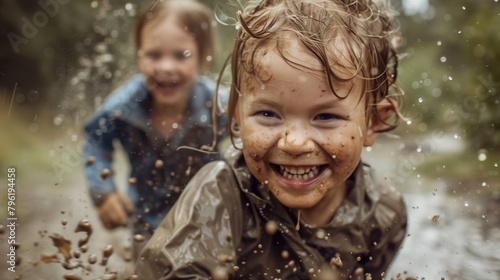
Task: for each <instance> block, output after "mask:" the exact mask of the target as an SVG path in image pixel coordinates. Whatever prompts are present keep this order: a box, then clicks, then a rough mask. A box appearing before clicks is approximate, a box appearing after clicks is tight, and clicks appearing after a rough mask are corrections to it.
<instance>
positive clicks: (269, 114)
mask: <svg viewBox="0 0 500 280" xmlns="http://www.w3.org/2000/svg"><path fill="white" fill-rule="evenodd" d="M256 115H260V116H263V117H266V118H274V117H277V115H276V114H275V113H273V112H271V111H259V112H257V113H256Z"/></svg>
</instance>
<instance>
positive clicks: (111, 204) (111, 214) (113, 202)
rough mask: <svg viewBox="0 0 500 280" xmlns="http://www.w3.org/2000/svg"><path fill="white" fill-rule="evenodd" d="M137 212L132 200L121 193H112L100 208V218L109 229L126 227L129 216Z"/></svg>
mask: <svg viewBox="0 0 500 280" xmlns="http://www.w3.org/2000/svg"><path fill="white" fill-rule="evenodd" d="M134 211H135V206H134V204H132V201H130V199H129V198H128V197H127V196H125V195H123V194H121V193H117V192H114V193H110V194H108V195H107V196H106V198H105V199H104V201H103V203H102V204H101V206H99V218H101V221H102V223H103V225H104V226H105V227H106V228H107V229H113V228H116V227H125V226H127V223H128V215H129V214H130V213H132V212H134Z"/></svg>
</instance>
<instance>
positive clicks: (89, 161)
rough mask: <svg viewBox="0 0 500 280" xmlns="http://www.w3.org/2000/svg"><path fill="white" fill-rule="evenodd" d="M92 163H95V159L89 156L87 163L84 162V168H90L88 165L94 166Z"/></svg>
mask: <svg viewBox="0 0 500 280" xmlns="http://www.w3.org/2000/svg"><path fill="white" fill-rule="evenodd" d="M94 162H95V157H93V156H90V157H88V158H87V161H86V162H85V165H86V166H90V165H92V164H94Z"/></svg>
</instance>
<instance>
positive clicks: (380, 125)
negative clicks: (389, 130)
mask: <svg viewBox="0 0 500 280" xmlns="http://www.w3.org/2000/svg"><path fill="white" fill-rule="evenodd" d="M397 105H398V104H397V101H396V100H394V99H391V100H390V101H389V100H388V99H387V98H385V99H383V100H382V101H380V102H379V103H378V104H377V106H376V107H375V108H376V109H375V110H376V112H374V111H372V112H371V115H370V116H369V117H370V120H369V122H368V129H367V130H366V138H365V141H364V143H363V144H364V146H365V147H369V146H371V145H373V144H374V143H375V140H376V139H377V137H378V134H379V133H380V131H383V130H384V129H385V128H386V127H387V124H386V123H387V121H388V120H389V119H390V118H391V117H392V116H394V114H395V113H396V108H397ZM372 110H373V109H372ZM377 114H378V117H377Z"/></svg>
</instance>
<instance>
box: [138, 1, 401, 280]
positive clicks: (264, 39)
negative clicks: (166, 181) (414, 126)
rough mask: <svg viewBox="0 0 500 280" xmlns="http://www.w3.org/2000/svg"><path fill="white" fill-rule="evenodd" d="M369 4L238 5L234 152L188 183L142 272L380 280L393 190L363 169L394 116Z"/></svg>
mask: <svg viewBox="0 0 500 280" xmlns="http://www.w3.org/2000/svg"><path fill="white" fill-rule="evenodd" d="M386 8H387V7H386V6H378V5H377V4H375V3H374V2H372V1H345V0H344V1H341V0H330V1H328V0H301V1H299V0H286V1H285V0H281V1H280V0H273V1H260V2H258V4H257V5H255V6H253V7H250V8H248V9H246V10H244V11H242V12H240V13H238V21H239V25H240V28H239V29H238V33H237V38H236V43H235V47H234V49H233V56H232V61H231V62H232V77H233V82H232V86H231V93H230V99H229V108H228V114H229V120H230V124H229V126H230V128H231V129H232V133H233V146H234V147H233V148H232V149H230V150H229V151H227V153H226V155H225V158H224V159H225V160H224V161H218V162H213V163H209V164H207V165H206V166H204V167H203V168H202V169H201V170H200V172H199V173H198V174H197V175H196V176H195V177H194V178H193V179H192V180H191V181H190V183H189V184H188V187H187V188H186V189H185V191H184V193H183V194H182V195H181V197H180V199H179V200H178V202H177V203H176V204H175V206H174V207H173V209H172V211H171V212H170V213H169V214H168V215H167V217H166V218H165V219H164V220H163V222H162V224H161V225H160V226H159V228H158V229H157V231H156V232H155V234H154V235H153V237H152V239H151V241H150V242H149V243H148V244H147V245H146V248H145V249H144V250H143V251H142V253H141V257H140V260H139V261H138V263H137V265H136V273H137V274H138V276H139V278H141V279H180V278H182V279H184V278H192V279H208V278H209V277H213V279H226V278H229V279H347V278H351V277H352V278H354V277H358V276H361V277H365V275H366V276H367V277H368V275H369V276H370V277H371V279H381V278H382V277H383V276H384V274H385V272H386V270H387V268H388V266H389V265H390V263H391V261H392V259H393V258H394V256H395V254H396V252H397V250H398V248H399V246H400V244H401V242H402V240H403V238H404V235H405V231H406V208H405V204H404V201H403V199H402V196H401V194H400V193H399V192H398V191H396V190H395V189H394V188H393V187H390V186H387V185H386V182H380V181H378V180H377V178H376V176H375V172H374V171H373V170H372V168H371V167H370V166H368V165H367V164H365V163H363V162H362V160H361V153H362V149H363V147H367V146H371V145H372V144H373V143H374V142H375V140H376V138H377V136H378V135H379V133H381V132H384V131H388V130H391V129H394V128H395V127H396V126H397V124H398V120H399V109H398V99H399V97H400V96H399V95H400V94H401V90H400V89H399V87H398V86H397V84H396V73H397V69H396V67H397V56H396V48H395V46H393V45H392V44H391V42H393V40H392V38H393V36H395V35H397V34H395V32H394V30H393V29H392V25H391V19H390V17H389V16H388V15H387V14H386V12H387V11H386V10H385V9H386Z"/></svg>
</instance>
